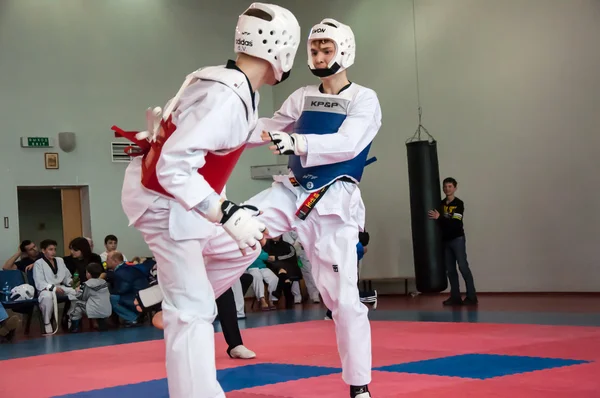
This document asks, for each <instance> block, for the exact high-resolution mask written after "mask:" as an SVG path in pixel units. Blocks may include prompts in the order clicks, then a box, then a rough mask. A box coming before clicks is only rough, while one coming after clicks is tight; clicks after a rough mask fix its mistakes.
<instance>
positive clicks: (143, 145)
mask: <svg viewBox="0 0 600 398" xmlns="http://www.w3.org/2000/svg"><path fill="white" fill-rule="evenodd" d="M160 125H161V134H160V135H159V137H157V140H156V141H154V142H148V141H147V140H145V139H144V140H139V139H138V138H136V134H137V133H138V131H124V130H122V129H120V128H119V127H117V126H113V127H112V130H113V131H114V132H115V137H123V138H127V139H128V140H129V141H131V142H133V143H134V144H136V145H137V146H138V147H139V148H140V149H139V150H137V151H136V150H135V149H136V148H134V147H133V146H128V147H127V148H125V153H127V154H128V155H129V156H143V158H142V185H143V186H144V187H146V188H147V189H149V190H151V191H154V192H157V193H159V194H161V195H165V196H168V197H170V198H172V197H173V195H171V194H170V193H168V192H167V191H165V189H164V188H163V187H162V186H161V185H160V182H159V181H158V177H157V175H156V164H157V163H158V159H159V158H160V154H161V152H162V147H163V145H164V143H165V142H166V141H167V140H168V139H169V137H170V136H171V135H172V134H173V132H175V129H176V128H177V127H176V126H175V125H174V124H173V122H172V120H171V117H170V116H169V118H168V119H167V121H164V120H161V122H160ZM245 146H246V145H242V146H241V147H239V148H238V149H236V150H235V151H233V152H230V153H228V154H227V155H215V154H214V153H210V152H209V153H207V154H206V156H205V158H204V159H205V162H206V163H205V164H204V166H202V168H200V169H198V174H200V175H201V176H202V177H203V178H204V179H205V180H206V182H207V183H208V184H209V185H210V186H211V188H212V189H214V190H215V192H216V193H218V194H221V193H222V192H223V188H224V187H225V184H226V183H227V180H229V177H230V176H231V173H232V172H233V169H234V167H235V165H236V164H237V162H238V160H239V158H240V156H241V155H242V152H243V151H244V148H245Z"/></svg>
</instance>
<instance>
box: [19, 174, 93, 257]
mask: <svg viewBox="0 0 600 398" xmlns="http://www.w3.org/2000/svg"><path fill="white" fill-rule="evenodd" d="M42 189H57V190H60V191H61V200H60V201H61V208H62V224H63V225H62V227H63V242H64V247H63V250H64V254H65V255H68V254H69V243H70V242H71V240H73V239H74V238H77V237H79V236H87V237H91V234H92V231H91V229H92V228H91V212H90V195H89V192H90V187H89V185H17V196H18V194H19V190H42ZM73 207H78V211H76V212H72V211H67V210H69V209H70V210H73ZM18 214H19V212H18V204H17V225H18V226H19V227H20V222H19V220H18ZM19 235H20V231H19Z"/></svg>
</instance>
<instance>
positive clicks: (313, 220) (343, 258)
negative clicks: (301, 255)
mask: <svg viewBox="0 0 600 398" xmlns="http://www.w3.org/2000/svg"><path fill="white" fill-rule="evenodd" d="M274 178H275V181H276V182H275V183H274V184H273V185H272V187H271V188H269V189H267V190H265V191H263V192H261V193H259V194H257V195H256V196H254V197H252V198H251V199H250V200H248V201H246V202H245V203H244V204H250V205H254V206H256V207H258V209H259V210H260V211H262V212H263V214H262V215H260V216H258V218H259V219H261V221H262V222H264V223H265V225H266V226H267V228H268V230H269V235H270V236H271V237H276V236H280V235H282V234H284V233H285V232H289V231H292V230H296V231H297V233H298V240H299V241H300V243H301V244H302V246H303V247H304V248H308V247H310V248H312V250H305V253H306V256H307V257H308V260H309V261H310V263H311V266H312V267H311V268H312V269H311V272H312V275H313V277H314V280H315V283H316V285H317V288H318V290H319V292H320V293H321V296H322V297H323V301H324V303H325V305H326V306H327V308H329V309H331V311H332V312H333V320H334V323H335V330H336V339H337V346H338V351H339V355H340V358H341V362H342V378H343V380H344V381H345V382H346V383H347V384H349V385H354V386H362V385H366V384H369V383H370V382H371V327H370V324H369V318H368V309H367V307H366V306H365V305H364V304H362V303H361V302H360V297H359V292H358V289H357V288H356V285H357V283H358V276H357V273H358V270H357V264H358V255H357V253H356V244H357V243H358V232H359V225H360V227H362V225H363V224H364V220H363V219H364V216H363V215H364V205H363V203H362V199H361V197H360V190H359V189H358V186H356V185H355V184H352V183H349V182H341V181H337V182H335V183H334V184H333V185H332V186H331V187H330V188H329V190H328V191H327V192H326V193H325V195H324V196H323V198H322V199H321V201H320V202H319V203H317V205H316V207H315V208H314V209H313V211H312V212H311V213H310V214H309V215H308V217H307V218H306V219H305V220H300V219H299V218H298V217H296V215H295V213H296V211H297V209H298V208H299V207H300V206H301V204H302V203H303V201H304V200H305V199H306V198H307V197H308V193H307V192H306V191H304V190H303V189H302V188H300V187H294V186H293V185H292V184H291V183H290V181H289V178H288V177H286V176H275V177H274ZM357 213H359V215H357ZM361 220H363V221H361Z"/></svg>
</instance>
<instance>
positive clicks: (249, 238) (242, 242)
mask: <svg viewBox="0 0 600 398" xmlns="http://www.w3.org/2000/svg"><path fill="white" fill-rule="evenodd" d="M221 211H222V213H223V218H222V219H221V224H222V226H223V228H224V229H225V231H227V233H228V234H229V235H230V236H231V237H232V238H233V239H234V240H235V241H236V242H237V243H238V246H239V248H240V249H241V250H242V252H244V249H246V248H248V247H250V248H254V247H255V246H256V245H257V244H259V242H260V241H261V240H262V239H264V232H265V231H266V229H267V228H266V226H265V224H263V223H262V222H260V221H259V220H258V219H257V218H256V216H257V215H258V214H259V211H258V209H257V208H256V207H254V206H248V205H246V206H238V205H236V204H235V203H233V202H230V201H228V200H226V201H224V202H223V204H222V205H221Z"/></svg>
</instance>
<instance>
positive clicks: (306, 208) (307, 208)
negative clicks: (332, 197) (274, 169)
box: [290, 177, 355, 220]
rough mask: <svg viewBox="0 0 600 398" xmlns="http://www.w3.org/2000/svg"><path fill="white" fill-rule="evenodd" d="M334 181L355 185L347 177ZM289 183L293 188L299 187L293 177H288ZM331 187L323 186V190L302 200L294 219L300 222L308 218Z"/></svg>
mask: <svg viewBox="0 0 600 398" xmlns="http://www.w3.org/2000/svg"><path fill="white" fill-rule="evenodd" d="M335 181H342V182H350V183H352V184H355V182H354V180H353V179H351V178H349V177H340V178H338V179H337V180H335ZM335 181H334V182H335ZM290 182H291V183H292V185H293V186H295V187H297V186H299V185H300V184H299V183H298V181H297V180H296V179H295V178H294V177H290ZM332 185H333V183H331V184H329V185H325V186H324V187H323V188H321V189H319V190H318V191H315V192H311V193H310V195H308V197H307V198H306V199H305V200H304V202H303V203H302V205H301V206H300V208H299V209H298V211H296V217H298V218H299V219H301V220H305V219H306V217H308V215H309V214H310V212H311V211H312V210H313V209H314V208H315V206H316V205H317V203H318V202H319V200H321V199H322V198H323V196H324V195H325V192H327V190H328V189H329V187H330V186H332Z"/></svg>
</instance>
